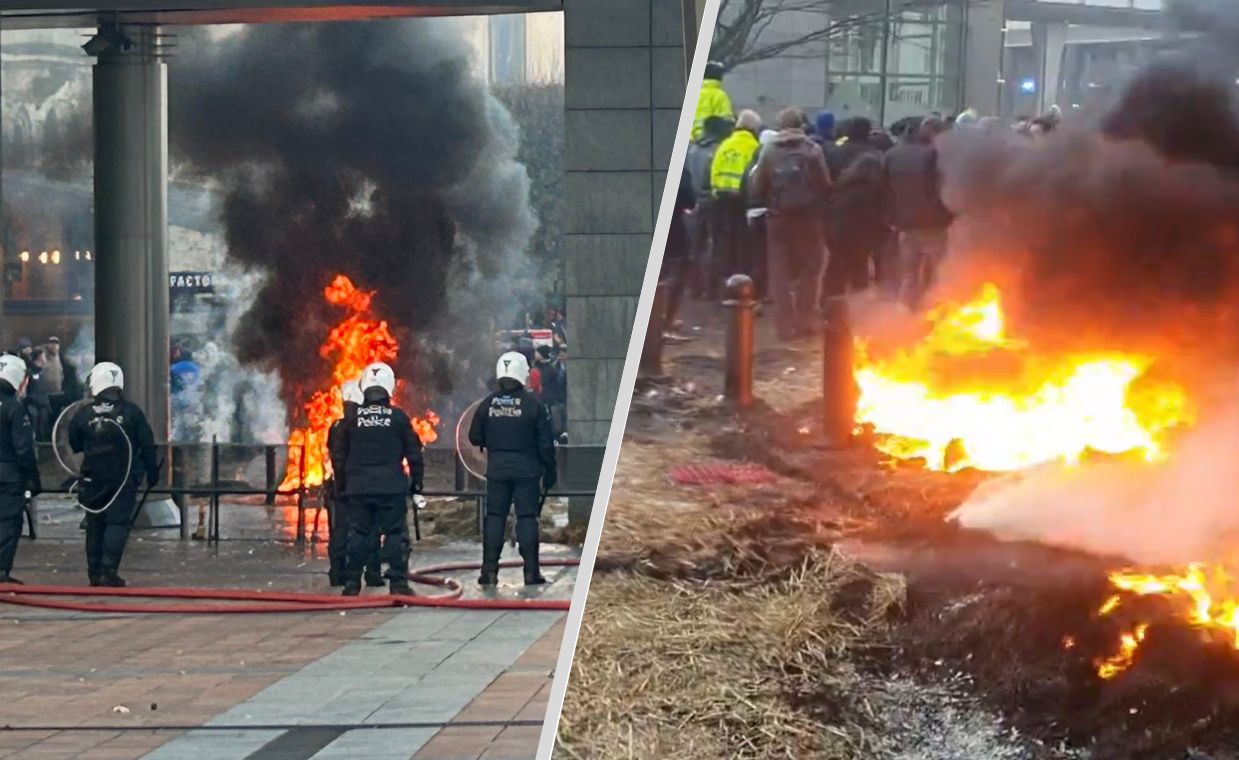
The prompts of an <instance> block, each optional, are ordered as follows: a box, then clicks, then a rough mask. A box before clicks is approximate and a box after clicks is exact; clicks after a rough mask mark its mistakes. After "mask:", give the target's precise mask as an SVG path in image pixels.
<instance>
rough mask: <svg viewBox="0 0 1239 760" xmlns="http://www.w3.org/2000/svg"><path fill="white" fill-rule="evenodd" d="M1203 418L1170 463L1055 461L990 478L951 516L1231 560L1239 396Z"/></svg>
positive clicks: (1068, 542) (1087, 543)
mask: <svg viewBox="0 0 1239 760" xmlns="http://www.w3.org/2000/svg"><path fill="white" fill-rule="evenodd" d="M1236 398H1239V394H1237V395H1236ZM1202 417H1203V420H1204V421H1202V422H1201V423H1200V424H1199V425H1198V426H1197V427H1196V428H1194V429H1193V430H1191V431H1189V432H1187V433H1185V434H1184V435H1183V437H1182V438H1181V439H1180V440H1179V441H1178V442H1177V443H1176V445H1175V446H1174V451H1173V453H1172V455H1171V457H1170V459H1169V461H1168V462H1166V463H1164V464H1160V465H1156V466H1150V465H1138V464H1133V463H1130V462H1118V461H1111V462H1106V463H1099V464H1090V465H1085V466H1079V467H1071V466H1065V465H1047V466H1044V467H1040V468H1036V469H1034V470H1030V471H1027V472H1023V473H1019V474H1015V475H1010V476H1006V477H1003V478H1000V479H998V480H995V481H991V482H989V483H987V484H985V485H983V486H982V487H980V488H978V489H977V490H976V492H975V493H973V495H972V496H971V497H970V498H969V499H968V500H967V501H966V502H964V504H963V505H962V506H960V507H959V508H958V509H957V510H956V511H955V512H954V513H953V514H952V515H951V517H952V518H954V519H957V520H958V521H959V523H960V524H961V525H963V526H964V527H966V528H974V529H978V530H986V531H990V532H992V533H994V534H995V535H996V536H997V537H999V538H1001V539H1004V540H1012V541H1015V540H1031V541H1040V542H1042V543H1046V544H1051V545H1055V546H1061V547H1065V548H1070V549H1079V550H1083V551H1087V552H1092V553H1094V554H1100V555H1105V556H1116V557H1124V558H1126V559H1128V560H1131V561H1134V562H1138V563H1141V564H1183V563H1187V562H1195V561H1212V562H1218V561H1224V560H1228V559H1231V558H1232V555H1233V552H1234V548H1235V546H1236V545H1237V544H1236V539H1237V538H1239V468H1236V467H1235V466H1234V461H1233V460H1234V457H1235V453H1234V452H1236V451H1239V401H1234V402H1231V404H1230V405H1229V406H1228V407H1227V408H1224V409H1220V410H1214V411H1213V413H1211V414H1208V415H1202Z"/></svg>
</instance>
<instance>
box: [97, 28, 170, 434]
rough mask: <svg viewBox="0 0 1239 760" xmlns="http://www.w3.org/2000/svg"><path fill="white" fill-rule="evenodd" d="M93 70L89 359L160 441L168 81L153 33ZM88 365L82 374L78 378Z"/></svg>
mask: <svg viewBox="0 0 1239 760" xmlns="http://www.w3.org/2000/svg"><path fill="white" fill-rule="evenodd" d="M123 34H124V36H125V37H126V38H127V39H128V40H129V41H130V42H131V43H132V45H131V46H130V47H129V49H128V50H122V49H120V46H115V47H113V48H111V49H109V50H106V51H104V52H103V53H101V54H100V55H99V58H98V61H97V62H96V63H95V67H94V126H95V253H96V256H95V355H96V357H97V360H99V361H114V362H116V363H117V364H119V365H120V366H121V368H122V369H124V371H125V395H126V396H127V397H128V398H129V399H130V400H132V401H134V402H136V403H137V404H139V405H140V406H141V407H142V408H143V410H145V412H146V416H147V418H149V420H150V423H151V427H152V429H153V430H154V431H155V439H156V440H157V441H160V442H162V441H166V440H167V439H168V432H169V430H168V396H169V388H168V385H169V380H168V320H169V305H168V190H167V176H168V107H167V94H168V81H167V69H166V66H165V65H164V63H163V61H162V60H161V59H160V57H159V49H158V48H159V42H158V40H159V33H158V29H157V28H155V27H134V28H127V29H124V30H123ZM88 369H89V368H84V370H83V372H85V371H86V370H88Z"/></svg>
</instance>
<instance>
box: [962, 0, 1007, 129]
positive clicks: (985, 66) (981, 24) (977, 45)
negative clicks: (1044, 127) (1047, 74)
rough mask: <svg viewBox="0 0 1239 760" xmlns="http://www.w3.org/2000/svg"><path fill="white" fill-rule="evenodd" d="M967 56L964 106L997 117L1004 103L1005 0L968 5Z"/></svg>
mask: <svg viewBox="0 0 1239 760" xmlns="http://www.w3.org/2000/svg"><path fill="white" fill-rule="evenodd" d="M966 23H967V30H966V32H965V33H966V37H965V51H966V54H965V56H964V107H965V108H975V109H976V110H977V112H978V113H980V114H981V115H982V116H997V115H999V109H1000V108H1001V106H1002V102H1001V96H1000V93H1001V84H1000V82H999V80H1000V79H1001V78H1002V53H1003V42H1004V40H1003V31H1002V30H1003V26H1004V25H1005V24H1006V4H1005V3H1004V2H1003V0H972V2H970V3H968V5H967V19H966Z"/></svg>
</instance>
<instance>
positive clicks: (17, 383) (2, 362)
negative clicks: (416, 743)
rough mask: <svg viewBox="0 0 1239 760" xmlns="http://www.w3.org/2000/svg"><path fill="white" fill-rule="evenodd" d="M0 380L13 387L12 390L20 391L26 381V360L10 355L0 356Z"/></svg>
mask: <svg viewBox="0 0 1239 760" xmlns="http://www.w3.org/2000/svg"><path fill="white" fill-rule="evenodd" d="M0 380H4V381H6V382H7V383H8V384H9V385H11V386H13V390H15V391H20V390H21V389H22V383H24V382H25V381H26V360H25V359H23V358H21V357H20V356H13V355H11V354H5V355H4V356H0Z"/></svg>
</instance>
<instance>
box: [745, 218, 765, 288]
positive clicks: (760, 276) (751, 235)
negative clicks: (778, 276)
mask: <svg viewBox="0 0 1239 760" xmlns="http://www.w3.org/2000/svg"><path fill="white" fill-rule="evenodd" d="M748 223H749V231H748V252H747V257H748V261H749V264H748V268H749V276H751V277H752V278H753V290H754V292H755V293H756V294H757V297H758V298H759V299H760V300H763V301H764V300H765V299H766V297H767V296H768V295H769V294H770V267H769V262H768V261H767V259H766V215H765V214H762V215H761V216H754V217H751V218H749V219H748Z"/></svg>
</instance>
